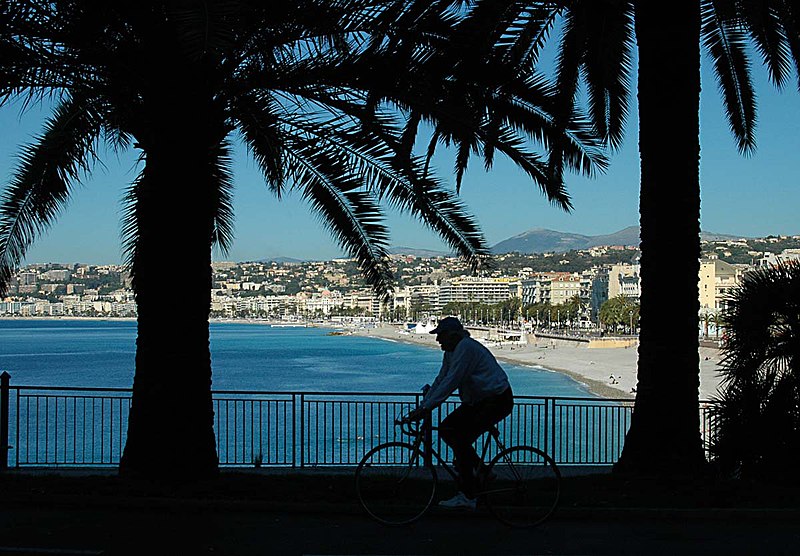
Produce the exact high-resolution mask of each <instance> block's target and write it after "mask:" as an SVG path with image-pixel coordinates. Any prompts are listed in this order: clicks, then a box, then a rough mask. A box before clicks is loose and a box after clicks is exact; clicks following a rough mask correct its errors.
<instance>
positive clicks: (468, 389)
mask: <svg viewBox="0 0 800 556" xmlns="http://www.w3.org/2000/svg"><path fill="white" fill-rule="evenodd" d="M430 334H436V341H437V342H438V343H439V345H440V346H441V348H442V351H443V352H444V355H443V357H442V368H441V370H440V371H439V374H438V375H437V377H436V379H435V380H434V381H433V384H432V385H431V387H430V389H428V391H427V392H426V393H425V396H424V397H423V399H422V402H421V403H420V405H419V407H417V408H416V409H414V410H413V411H412V412H411V413H409V414H408V415H407V416H406V417H405V420H407V421H419V420H420V419H423V418H424V417H425V416H426V415H428V414H430V412H431V411H433V410H434V409H436V408H437V407H439V406H440V405H441V404H442V403H443V402H444V401H445V400H446V399H447V398H448V397H449V396H450V394H452V393H453V392H454V391H455V390H456V389H458V396H459V398H461V405H460V406H459V407H457V408H456V409H455V410H454V411H453V412H452V413H450V415H448V416H447V417H446V418H445V419H444V420H443V421H442V422H441V424H440V425H439V436H440V438H441V439H442V440H443V441H444V442H445V443H446V444H447V445H448V446H450V448H451V449H452V450H453V455H454V457H455V461H454V464H455V468H456V470H457V471H458V475H459V492H458V493H457V494H456V495H455V496H454V497H453V498H451V499H449V500H444V501H442V502H439V505H440V506H442V507H445V508H467V509H475V493H476V483H477V480H476V475H477V474H478V473H479V472H480V471H481V470H480V466H481V465H482V462H481V460H480V457H478V454H477V453H476V452H475V448H474V447H473V443H474V442H475V440H476V439H477V438H478V437H479V436H480V435H481V434H483V433H484V432H486V431H488V430H489V429H490V428H491V427H492V425H494V424H496V423H499V422H500V421H502V420H503V419H504V418H505V417H506V416H508V415H509V414H510V413H511V409H512V407H513V406H514V394H513V393H512V391H511V385H510V384H509V382H508V376H507V375H506V372H505V371H504V370H503V368H502V367H501V366H500V365H499V364H498V363H497V360H496V359H495V357H494V355H492V352H490V351H489V350H488V349H487V348H486V347H485V346H484V345H483V344H481V343H480V342H477V341H475V340H474V339H472V338H471V337H470V334H469V332H468V331H467V330H465V329H464V326H463V325H462V324H461V321H459V320H458V319H457V318H455V317H446V318H443V319H442V320H440V321H439V323H438V325H437V326H436V328H434V329H433V330H431V331H430Z"/></svg>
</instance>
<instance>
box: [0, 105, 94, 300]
mask: <svg viewBox="0 0 800 556" xmlns="http://www.w3.org/2000/svg"><path fill="white" fill-rule="evenodd" d="M101 130H102V119H101V116H100V113H99V111H98V110H97V107H96V106H95V105H94V104H93V103H92V99H89V98H85V97H80V96H73V97H67V98H64V99H63V101H62V102H61V103H59V105H58V106H57V107H56V109H55V111H54V113H53V116H52V117H51V118H50V119H48V121H47V123H46V124H45V128H44V132H43V133H42V134H41V136H39V137H38V139H37V140H36V141H35V142H34V143H33V144H31V145H29V146H28V147H27V148H26V149H24V150H23V152H22V154H21V156H20V163H19V167H18V168H17V170H16V171H15V173H14V176H13V178H12V180H11V182H10V183H9V185H8V186H7V188H6V189H5V191H4V192H3V196H2V198H1V199H0V292H4V291H5V290H6V287H7V286H8V283H9V280H10V278H11V273H12V272H13V270H14V269H15V268H16V267H17V265H18V264H19V263H20V261H21V260H22V259H23V257H24V256H25V252H26V250H27V248H28V246H30V244H31V243H33V241H34V240H35V239H36V237H37V236H38V235H39V234H41V233H42V232H44V231H45V230H46V229H47V228H49V226H50V225H51V224H52V223H53V221H54V220H55V218H56V216H57V215H58V213H59V212H60V211H61V210H62V209H63V208H64V206H65V205H66V203H67V202H68V200H69V196H70V194H71V193H72V190H73V188H74V186H75V185H76V184H78V183H79V182H80V178H81V176H82V174H83V173H84V172H86V171H88V170H89V169H90V165H91V163H92V162H93V161H95V160H96V157H95V149H94V145H95V143H96V141H97V139H98V136H99V135H100V133H101Z"/></svg>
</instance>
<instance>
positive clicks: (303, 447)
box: [300, 394, 306, 468]
mask: <svg viewBox="0 0 800 556" xmlns="http://www.w3.org/2000/svg"><path fill="white" fill-rule="evenodd" d="M305 464H306V396H305V394H300V467H301V468H303V467H305Z"/></svg>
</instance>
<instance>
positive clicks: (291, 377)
mask: <svg viewBox="0 0 800 556" xmlns="http://www.w3.org/2000/svg"><path fill="white" fill-rule="evenodd" d="M328 332H330V330H329V329H324V328H302V327H298V328H284V327H279V328H272V327H269V326H265V325H259V324H233V323H212V324H211V354H212V365H213V388H214V390H266V391H321V392H337V391H340V392H341V391H349V392H416V391H417V390H418V389H419V387H420V386H421V385H423V384H425V383H426V382H432V381H433V378H434V377H435V376H436V373H437V372H438V370H439V365H440V364H441V352H440V351H438V350H437V349H431V348H426V347H421V346H416V345H409V344H404V343H401V342H393V341H389V340H381V339H376V338H365V337H361V336H329V335H328ZM135 339H136V323H135V322H131V321H124V322H122V321H102V320H97V321H93V320H0V371H8V372H9V373H10V374H11V382H12V384H13V385H25V386H71V387H123V388H127V387H130V386H131V385H132V383H133V369H134V356H135ZM503 367H504V368H505V369H506V371H507V372H508V375H509V379H510V381H511V384H512V386H513V388H514V392H515V394H517V395H531V396H591V394H590V393H589V391H588V389H587V388H586V387H585V386H583V385H582V384H580V383H578V382H576V381H574V380H573V379H571V378H569V377H567V376H565V375H562V374H559V373H554V372H549V371H545V370H542V369H536V368H532V367H523V366H517V365H509V364H506V363H503ZM592 397H593V396H592Z"/></svg>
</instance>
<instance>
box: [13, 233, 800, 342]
mask: <svg viewBox="0 0 800 556" xmlns="http://www.w3.org/2000/svg"><path fill="white" fill-rule="evenodd" d="M664 256H668V254H664ZM638 257H639V251H638V249H637V248H635V247H631V246H599V247H593V248H591V249H587V250H575V251H569V252H566V253H543V254H520V253H506V254H501V255H497V256H496V257H495V268H493V269H492V270H490V271H483V272H481V273H480V274H479V275H471V274H470V273H469V272H468V269H467V267H466V266H465V265H464V264H463V262H462V261H461V260H460V259H458V258H455V257H444V256H442V257H418V256H415V255H413V254H402V255H392V256H391V260H392V270H393V272H394V275H395V278H396V285H395V289H394V292H393V293H392V295H391V296H390V297H389V298H388V299H386V300H381V299H379V298H377V297H376V296H375V295H374V293H373V292H372V290H371V289H370V288H369V287H368V286H367V285H366V284H365V283H364V281H363V279H362V278H361V277H360V274H359V272H358V267H357V265H356V263H355V261H353V260H350V259H336V260H331V261H312V262H291V263H289V262H276V261H261V262H241V263H237V262H224V261H222V262H214V263H212V266H213V289H212V292H211V316H212V317H214V318H250V319H269V320H273V321H299V320H312V319H325V318H332V317H367V318H380V319H384V320H394V321H400V320H417V319H422V318H425V317H427V316H429V315H437V314H441V313H444V312H458V313H460V314H462V316H463V317H464V318H466V319H467V320H472V321H476V322H479V321H483V322H497V321H498V320H501V321H508V322H511V321H518V320H520V319H524V320H528V321H534V320H535V321H536V322H537V324H538V323H540V322H545V323H546V324H552V323H553V322H555V323H556V325H558V326H570V327H573V328H596V327H598V326H599V325H600V322H601V320H606V319H601V318H600V317H601V312H602V308H603V306H604V305H605V304H607V302H609V300H614V299H615V298H616V299H624V300H627V301H629V302H630V303H631V306H632V307H633V306H635V305H636V304H638V298H639V295H640V292H641V289H640V281H639V265H638ZM795 259H800V236H775V237H773V236H771V237H767V238H758V239H742V240H722V241H705V242H703V255H702V259H701V261H700V274H699V292H700V300H699V301H700V311H701V320H702V321H704V322H705V326H706V327H708V326H709V323H711V325H712V326H713V325H714V320H715V316H716V315H717V314H718V313H719V311H720V310H721V309H723V308H724V305H725V298H726V296H727V295H728V294H729V293H730V291H731V289H732V288H734V287H736V285H737V284H739V283H740V282H741V280H742V277H743V276H744V275H745V273H747V272H748V271H750V270H753V269H756V268H759V267H763V266H767V265H770V264H774V263H776V262H778V261H788V260H795ZM164 287H165V288H170V289H171V290H172V291H173V294H172V298H173V299H174V305H173V306H172V307H165V311H171V310H179V308H180V303H181V300H180V299H181V296H180V282H179V281H178V282H171V281H170V280H168V279H167V278H166V277H165V281H164ZM568 306H569V307H571V309H570V310H569V311H568V310H567V309H566V308H567V307H568ZM544 309H547V311H545V310H544ZM545 312H546V313H547V315H545ZM630 315H633V313H630ZM0 316H4V317H35V316H41V317H45V316H47V317H69V316H75V317H105V318H109V317H129V318H130V317H135V316H136V304H135V300H134V293H133V290H132V289H131V278H130V274H129V272H128V271H127V270H126V269H125V267H123V266H120V265H87V264H56V263H50V264H31V265H27V266H25V267H23V268H22V269H20V270H19V272H17V274H16V275H15V276H14V278H13V279H12V281H11V285H10V289H9V291H8V293H7V295H6V297H5V298H3V299H2V300H1V301H0ZM628 318H629V320H630V326H629V329H628V330H627V332H628V333H635V328H636V327H635V322H634V318H633V316H630V317H628ZM636 319H638V309H637V313H636ZM620 324H624V323H620Z"/></svg>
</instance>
